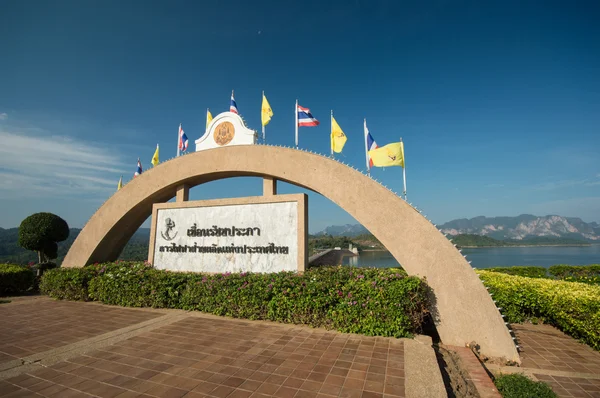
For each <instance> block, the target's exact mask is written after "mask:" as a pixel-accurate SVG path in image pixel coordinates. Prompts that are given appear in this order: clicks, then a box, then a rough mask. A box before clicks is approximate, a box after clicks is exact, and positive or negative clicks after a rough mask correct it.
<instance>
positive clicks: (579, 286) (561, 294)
mask: <svg viewBox="0 0 600 398" xmlns="http://www.w3.org/2000/svg"><path fill="white" fill-rule="evenodd" d="M477 273H478V274H479V277H480V278H481V280H482V281H483V283H484V284H485V286H486V287H488V288H489V292H490V293H491V294H492V295H493V298H494V300H496V302H497V305H498V307H501V308H502V313H503V314H504V315H505V316H506V319H507V321H508V322H515V323H518V322H523V321H525V320H529V319H533V320H536V319H539V320H542V321H544V322H545V323H549V324H552V325H554V326H556V327H557V328H559V329H560V330H562V331H563V332H565V333H566V334H568V335H570V336H573V337H574V338H576V339H580V340H582V341H583V342H585V343H586V344H588V345H590V346H591V347H593V348H594V349H596V350H600V286H594V285H589V284H584V283H572V282H565V281H557V280H552V279H541V278H540V279H536V278H525V277H521V276H512V275H506V274H502V273H497V272H490V271H487V270H485V271H484V270H477Z"/></svg>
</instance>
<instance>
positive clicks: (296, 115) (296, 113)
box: [294, 100, 298, 149]
mask: <svg viewBox="0 0 600 398" xmlns="http://www.w3.org/2000/svg"><path fill="white" fill-rule="evenodd" d="M294 115H295V117H296V149H298V100H296V109H294Z"/></svg>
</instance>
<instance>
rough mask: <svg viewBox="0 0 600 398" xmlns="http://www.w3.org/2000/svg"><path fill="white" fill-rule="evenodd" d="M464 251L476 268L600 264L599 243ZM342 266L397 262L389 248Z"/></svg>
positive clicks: (348, 260)
mask: <svg viewBox="0 0 600 398" xmlns="http://www.w3.org/2000/svg"><path fill="white" fill-rule="evenodd" d="M462 253H463V254H464V255H466V256H467V260H468V261H471V265H472V266H473V267H475V268H490V267H501V266H514V265H536V266H541V267H549V266H551V265H555V264H569V265H588V264H600V245H591V246H535V247H490V248H488V247H486V248H478V249H463V251H462ZM342 264H343V265H353V266H357V267H362V266H368V267H377V268H388V267H397V266H398V262H397V261H396V260H395V259H394V257H392V255H391V254H390V252H388V251H368V252H361V253H360V256H358V257H345V258H344V259H343V261H342Z"/></svg>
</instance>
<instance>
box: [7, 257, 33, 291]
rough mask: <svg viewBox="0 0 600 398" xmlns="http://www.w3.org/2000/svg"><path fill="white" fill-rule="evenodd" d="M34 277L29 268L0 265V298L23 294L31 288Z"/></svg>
mask: <svg viewBox="0 0 600 398" xmlns="http://www.w3.org/2000/svg"><path fill="white" fill-rule="evenodd" d="M34 281H35V275H34V273H33V271H32V270H31V269H30V268H27V267H24V266H22V265H16V264H0V296H7V295H9V294H20V293H24V292H26V291H27V290H29V289H30V288H31V287H33V283H34Z"/></svg>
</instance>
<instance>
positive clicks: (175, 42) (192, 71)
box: [0, 0, 600, 232]
mask: <svg viewBox="0 0 600 398" xmlns="http://www.w3.org/2000/svg"><path fill="white" fill-rule="evenodd" d="M599 18H600V3H598V2H595V1H574V2H567V1H562V2H556V1H544V2H542V1H485V2H480V1H430V2H420V1H411V2H404V1H363V0H359V1H328V2H322V1H314V2H312V1H303V2H291V1H269V2H247V1H227V2H196V1H189V2H182V1H169V2H167V1H161V2H156V1H85V2H81V1H55V2H42V1H37V2H32V1H20V0H19V1H5V2H3V5H2V12H1V13H0V50H1V52H2V58H1V62H0V180H2V183H1V184H0V227H4V228H7V227H14V226H17V225H18V224H19V223H20V221H21V220H22V219H23V218H24V217H26V216H27V215H29V214H31V213H34V212H38V211H51V212H54V213H56V214H59V215H61V216H62V217H63V218H65V219H66V220H67V221H68V222H69V224H70V225H71V226H73V227H81V226H82V225H83V224H84V223H85V222H86V221H87V219H88V218H89V217H90V216H91V215H92V214H93V212H94V211H95V210H96V209H97V208H98V207H99V206H100V205H101V204H102V203H103V202H104V201H105V200H106V199H107V198H108V197H109V196H110V195H111V194H112V193H113V192H114V190H115V187H116V183H117V181H118V179H119V176H120V175H121V174H122V175H123V176H124V179H125V180H126V181H127V180H128V179H130V178H131V176H132V175H133V173H134V171H135V165H136V160H137V158H138V157H140V158H141V160H142V163H143V165H144V168H148V167H149V166H150V159H151V157H152V154H153V151H154V148H155V146H156V144H157V143H160V144H161V153H160V155H161V159H162V160H165V159H168V158H170V157H172V156H174V155H175V151H176V148H175V143H176V134H177V127H178V125H179V123H180V122H182V123H183V127H184V129H185V131H186V133H187V135H188V136H189V137H190V139H191V140H195V139H197V138H199V137H200V136H201V135H202V133H203V128H204V124H205V110H206V108H207V107H210V108H211V110H212V112H213V114H218V113H219V112H222V111H226V110H227V109H228V106H229V96H230V93H231V90H232V89H235V92H236V100H237V104H238V107H239V110H240V113H241V114H242V115H243V117H244V118H245V119H246V121H247V123H248V125H249V126H250V127H251V128H254V129H256V130H260V99H261V91H262V90H265V92H266V95H267V97H268V99H269V101H270V103H271V106H272V108H273V111H274V113H275V115H274V118H273V120H272V121H271V123H270V124H269V125H268V126H267V140H268V142H269V143H272V144H279V145H293V142H294V127H293V123H294V122H293V120H294V119H293V104H294V101H295V99H296V98H298V99H299V101H300V104H301V105H302V106H305V107H309V108H310V109H311V111H312V113H313V115H314V116H315V117H316V118H318V119H320V120H321V122H322V124H321V126H319V127H316V128H301V129H300V145H301V146H302V147H303V148H306V149H310V150H313V151H318V152H323V153H327V152H328V150H329V128H330V126H329V120H328V116H329V111H330V110H331V109H333V110H334V112H335V115H336V119H337V121H338V123H339V124H340V125H341V127H342V128H343V129H344V131H345V132H346V134H347V136H348V142H347V144H346V146H345V148H344V151H343V156H342V157H341V158H342V159H343V160H344V161H346V162H348V163H351V164H353V165H355V166H357V167H360V168H364V167H365V166H364V143H363V138H362V120H363V118H365V117H366V118H367V121H368V124H369V129H370V131H371V133H372V134H373V136H374V138H375V140H376V141H377V142H378V143H379V144H380V145H382V144H385V143H388V142H392V141H397V140H398V139H399V137H400V136H402V137H403V139H404V142H405V146H406V173H407V182H408V195H409V199H410V201H411V202H413V203H415V204H416V205H418V206H419V207H420V208H422V209H424V211H425V213H426V214H427V215H428V216H429V217H430V218H431V219H432V220H433V221H434V222H437V223H442V222H445V221H449V220H452V219H455V218H462V217H469V218H470V217H474V216H478V215H486V216H499V215H506V216H513V215H518V214H521V213H532V214H536V215H546V214H559V215H564V216H575V217H581V218H583V220H584V221H600V160H599V158H598V153H599V152H600V24H598V23H597V21H598V19H599ZM192 147H193V146H192ZM401 171H402V170H401V168H387V169H385V170H382V169H375V170H374V171H373V175H374V176H375V177H376V178H377V179H379V180H381V181H383V183H385V184H386V185H388V186H392V187H397V190H398V191H400V190H401V189H402V188H401V187H402V173H401ZM261 187H262V186H261V183H260V181H259V180H258V179H252V178H248V179H235V180H225V181H218V182H214V183H210V184H207V185H204V186H200V187H196V188H194V189H193V190H192V199H204V198H217V197H235V196H244V195H258V194H260V193H261ZM348 189H352V187H348ZM281 191H282V192H286V193H287V192H297V191H300V189H298V188H295V187H293V186H284V187H282V189H281ZM365 206H377V203H366V204H365ZM345 223H354V220H353V219H352V218H351V217H350V216H349V215H348V214H346V213H345V212H344V211H343V210H342V209H340V208H339V207H337V206H336V205H335V204H333V203H331V202H330V201H328V200H327V199H325V198H322V197H319V196H318V195H316V194H312V193H311V194H310V231H311V232H315V231H318V230H320V229H322V228H323V227H325V226H327V225H332V224H345Z"/></svg>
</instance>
